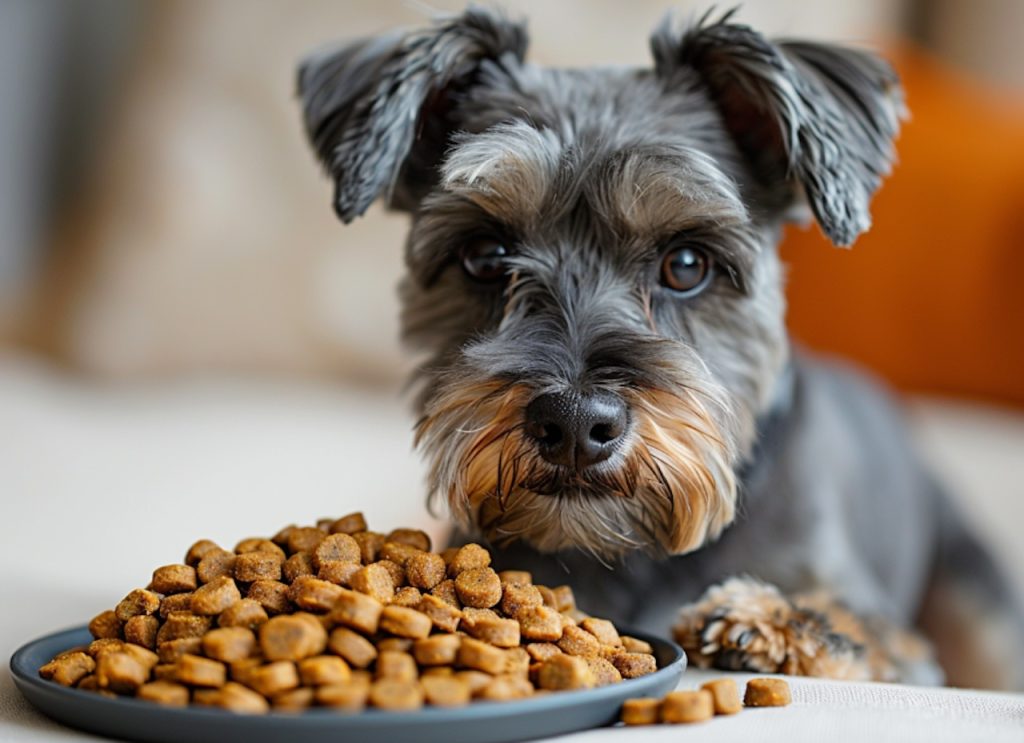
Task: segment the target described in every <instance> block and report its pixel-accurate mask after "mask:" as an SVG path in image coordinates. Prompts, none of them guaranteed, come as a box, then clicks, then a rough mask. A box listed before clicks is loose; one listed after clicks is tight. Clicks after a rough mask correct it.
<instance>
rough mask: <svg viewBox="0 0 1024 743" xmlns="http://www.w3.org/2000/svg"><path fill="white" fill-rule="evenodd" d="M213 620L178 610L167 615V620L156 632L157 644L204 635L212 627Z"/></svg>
mask: <svg viewBox="0 0 1024 743" xmlns="http://www.w3.org/2000/svg"><path fill="white" fill-rule="evenodd" d="M212 621H213V620H212V619H210V617H204V616H200V615H198V614H193V613H192V612H190V611H176V612H174V613H173V614H171V615H170V616H168V617H167V621H165V622H164V623H163V626H162V627H160V630H159V631H158V632H157V633H156V641H157V644H158V645H159V644H160V643H164V642H167V641H168V640H181V639H184V638H187V637H202V636H203V635H204V634H205V633H206V631H207V630H208V629H210V624H211V623H212Z"/></svg>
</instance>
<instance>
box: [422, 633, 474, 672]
mask: <svg viewBox="0 0 1024 743" xmlns="http://www.w3.org/2000/svg"><path fill="white" fill-rule="evenodd" d="M461 644H462V638H461V637H459V636H458V635H433V636H432V637H424V638H423V639H421V640H417V641H416V642H415V643H413V646H412V654H413V657H415V658H416V662H417V663H419V664H420V665H421V666H450V665H452V664H454V663H455V660H456V658H457V657H458V654H459V646H460V645H461Z"/></svg>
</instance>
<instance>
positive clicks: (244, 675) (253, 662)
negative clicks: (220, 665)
mask: <svg viewBox="0 0 1024 743" xmlns="http://www.w3.org/2000/svg"><path fill="white" fill-rule="evenodd" d="M262 665H263V658H261V657H259V656H258V655H255V656H253V657H251V658H243V659H242V660H236V661H234V662H233V663H230V664H229V666H228V671H229V673H230V675H231V679H232V680H233V681H237V682H239V683H240V684H245V683H248V679H249V674H250V673H251V672H252V671H253V670H254V669H256V668H259V667H261V666H262Z"/></svg>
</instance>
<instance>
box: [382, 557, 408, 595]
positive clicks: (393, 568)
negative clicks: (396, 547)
mask: <svg viewBox="0 0 1024 743" xmlns="http://www.w3.org/2000/svg"><path fill="white" fill-rule="evenodd" d="M375 564H376V565H380V566H381V567H382V568H384V569H385V570H387V571H388V575H390V576H391V583H392V585H394V587H395V588H401V587H402V586H404V585H405V568H403V567H402V566H401V565H399V564H398V563H397V562H394V561H392V560H387V559H382V560H378V561H377V562H376V563H375Z"/></svg>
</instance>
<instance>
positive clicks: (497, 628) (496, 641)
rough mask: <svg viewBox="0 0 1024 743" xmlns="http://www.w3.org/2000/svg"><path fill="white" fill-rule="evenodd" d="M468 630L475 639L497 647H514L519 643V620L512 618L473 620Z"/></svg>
mask: <svg viewBox="0 0 1024 743" xmlns="http://www.w3.org/2000/svg"><path fill="white" fill-rule="evenodd" d="M468 631H469V634H471V635H472V636H473V637H475V638H476V639H478V640H482V641H484V642H486V643H490V644H491V645H494V646H496V647H499V648H514V647H516V646H517V645H519V622H517V621H516V620H514V619H502V618H500V617H495V618H494V619H489V618H482V619H479V620H478V621H476V622H473V625H472V627H471V628H470V629H469V630H468Z"/></svg>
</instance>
